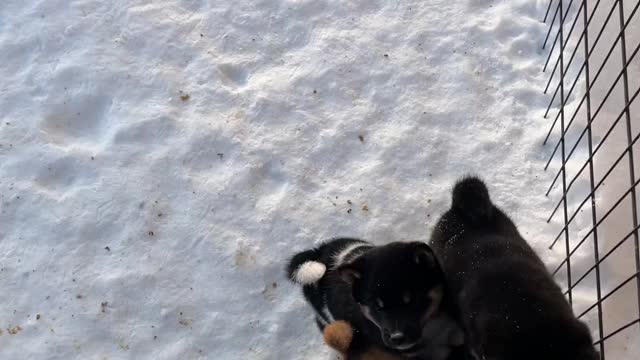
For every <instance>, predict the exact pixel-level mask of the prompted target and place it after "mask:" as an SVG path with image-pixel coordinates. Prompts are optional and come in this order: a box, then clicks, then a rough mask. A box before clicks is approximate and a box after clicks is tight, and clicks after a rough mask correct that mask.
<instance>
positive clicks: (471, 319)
mask: <svg viewBox="0 0 640 360" xmlns="http://www.w3.org/2000/svg"><path fill="white" fill-rule="evenodd" d="M452 198H453V201H452V205H451V209H449V210H448V211H447V212H446V213H445V214H444V215H443V216H442V217H441V218H440V220H439V222H438V224H437V226H436V228H435V230H434V232H433V234H432V238H431V246H432V247H433V249H434V251H435V252H436V254H437V255H438V256H439V258H440V260H441V261H442V265H443V267H444V271H445V273H446V274H447V282H448V283H449V285H450V287H451V290H452V292H453V293H454V294H455V295H456V297H457V300H458V302H459V306H460V310H461V312H462V313H463V314H465V316H464V322H465V325H466V328H467V331H468V333H469V335H470V341H471V345H472V346H473V347H474V348H475V349H476V351H478V352H479V353H480V354H481V355H483V356H484V358H486V359H487V360H514V359H517V360H541V359H544V360H597V359H598V358H599V357H598V353H597V352H596V351H595V349H594V347H593V345H592V339H591V335H590V333H589V330H588V329H587V327H586V326H585V325H584V324H583V323H582V322H580V321H579V320H577V319H576V318H575V316H574V315H573V312H572V310H571V307H570V305H569V304H568V303H567V301H566V300H565V298H564V296H563V294H562V291H561V290H560V288H559V287H558V286H557V285H556V283H555V282H554V281H553V278H552V276H551V275H550V274H549V273H548V271H547V270H546V268H545V266H544V264H543V262H542V261H541V260H540V258H539V257H538V256H537V255H536V254H535V252H534V251H533V249H531V247H530V246H529V245H528V244H527V242H526V241H525V240H524V239H523V238H522V236H521V235H520V233H519V232H518V230H517V228H516V226H515V225H514V224H513V222H512V221H511V220H510V219H509V217H507V216H506V215H505V214H504V213H503V212H502V211H501V210H500V209H498V208H497V207H496V206H494V205H493V203H492V202H491V199H490V197H489V192H488V190H487V188H486V186H485V185H484V183H483V182H482V181H481V180H479V179H477V178H473V177H471V178H466V179H463V180H461V181H460V182H458V183H457V184H456V185H455V188H454V190H453V197H452Z"/></svg>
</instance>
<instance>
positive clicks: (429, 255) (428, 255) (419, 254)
mask: <svg viewBox="0 0 640 360" xmlns="http://www.w3.org/2000/svg"><path fill="white" fill-rule="evenodd" d="M415 246H416V247H415V250H414V253H413V261H414V262H415V263H416V265H421V266H433V265H435V264H437V260H436V255H435V254H434V253H433V250H431V247H430V246H429V245H427V244H425V243H420V242H416V243H415Z"/></svg>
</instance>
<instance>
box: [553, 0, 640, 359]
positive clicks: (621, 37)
mask: <svg viewBox="0 0 640 360" xmlns="http://www.w3.org/2000/svg"><path fill="white" fill-rule="evenodd" d="M639 6H640V0H610V1H602V0H575V1H574V0H549V3H548V6H547V8H546V12H545V15H544V20H543V21H544V22H545V23H546V24H547V26H548V31H547V32H546V37H545V40H544V43H543V46H542V48H543V50H545V51H548V56H547V57H546V61H545V64H544V67H543V71H544V72H548V74H549V79H548V81H547V83H546V86H545V90H544V93H545V94H549V96H550V100H549V104H548V107H547V109H546V112H545V114H544V117H545V118H549V119H553V121H552V122H551V127H550V128H549V131H548V133H547V136H546V138H545V140H544V143H545V145H547V146H550V148H549V149H552V150H551V154H550V156H549V159H548V161H547V163H546V165H545V170H548V169H549V167H550V165H552V167H557V171H556V172H555V176H554V178H553V181H552V183H551V185H550V186H549V189H548V191H547V193H546V195H547V196H549V195H550V194H552V193H554V194H558V193H559V200H558V201H557V203H556V205H555V207H554V209H553V211H552V213H551V214H550V216H549V218H548V220H547V221H548V222H551V221H552V220H554V218H556V217H561V218H559V219H557V218H556V221H560V222H561V223H562V224H563V226H562V229H561V230H560V232H559V233H558V235H557V236H556V238H555V239H553V241H552V243H551V244H550V248H553V247H554V246H555V245H556V244H561V243H562V242H564V255H563V259H562V260H561V261H560V263H559V264H558V266H557V267H556V268H555V271H554V272H553V274H554V276H558V277H561V278H562V281H563V282H566V286H565V295H566V296H567V298H568V300H569V302H570V303H571V304H572V305H574V293H575V291H576V287H577V286H579V285H580V284H584V283H586V281H585V279H587V278H594V277H595V279H593V280H594V283H595V301H592V302H591V305H588V306H586V308H584V309H582V310H581V311H577V310H578V309H576V313H577V314H578V317H579V318H582V317H585V315H587V314H593V312H594V310H595V312H596V314H595V315H594V317H596V318H597V319H595V320H594V322H595V324H593V327H596V326H597V329H594V333H595V334H596V336H595V338H596V341H595V345H596V346H597V347H598V348H599V351H600V354H601V359H603V360H604V359H605V357H606V356H607V354H610V353H611V349H608V348H607V347H606V346H605V343H606V342H607V341H608V340H610V339H612V338H614V337H615V336H617V335H619V334H621V333H623V332H625V331H627V330H628V329H630V328H632V327H633V326H638V327H639V329H638V330H640V246H639V234H638V233H639V231H640V227H639V225H638V206H637V205H638V202H637V197H638V194H637V189H636V187H637V185H638V183H639V182H640V178H638V177H637V176H636V173H635V172H636V170H638V169H636V167H638V164H637V163H636V162H634V156H635V157H636V158H637V157H638V156H640V154H638V153H637V152H638V150H640V144H638V146H637V147H636V149H635V152H636V153H635V154H634V145H635V144H636V143H637V142H638V139H639V138H640V132H638V131H637V129H635V128H637V127H640V126H639V125H638V124H637V123H638V122H639V121H637V120H640V119H639V118H637V117H634V116H639V115H640V114H637V113H636V114H633V112H634V111H633V108H634V102H637V103H639V104H636V105H635V106H639V108H640V100H637V98H638V94H639V93H640V86H638V87H637V88H634V84H633V81H632V82H631V84H630V79H629V67H630V65H631V64H632V63H633V62H634V59H635V63H634V64H635V65H634V66H638V68H639V69H640V59H636V58H637V57H638V58H640V56H638V52H639V50H640V43H639V44H637V45H635V46H632V47H631V48H628V46H629V45H630V44H629V41H628V37H629V34H630V30H629V28H630V24H631V23H632V22H633V21H640V19H639V18H640V15H639V14H638V7H639ZM594 19H597V20H594ZM607 34H613V35H617V36H615V37H614V38H613V39H607V38H608V36H606V35H607ZM603 35H604V36H603ZM594 54H598V57H602V55H604V57H603V58H602V60H601V62H598V61H595V60H594V58H595V57H596V56H595V55H594ZM616 62H617V63H616ZM612 66H613V67H614V68H615V69H616V70H617V71H616V72H617V73H614V75H612V74H611V71H610V69H611V67H612ZM605 68H607V70H604V69H605ZM549 70H550V71H549ZM594 74H595V75H594ZM615 75H617V76H615ZM632 80H634V79H632ZM636 84H637V82H636ZM595 86H598V87H601V88H602V87H603V90H602V91H595V90H594V87H595ZM616 98H617V100H616ZM616 104H618V105H616ZM612 106H613V107H614V111H611V110H609V108H611V107H612ZM605 107H607V108H608V110H609V111H608V112H605V111H603V108H605ZM554 113H555V114H554ZM611 114H613V115H611ZM632 115H634V116H632ZM605 118H606V119H605ZM632 119H633V120H632ZM599 122H600V123H599ZM634 124H635V125H634ZM596 125H597V126H598V127H599V128H600V129H601V130H600V131H599V134H598V135H597V136H596V135H594V126H596ZM614 132H615V133H617V134H618V133H620V134H623V136H618V139H617V140H616V139H615V138H614V136H612V135H611V134H612V133H614ZM621 139H624V142H625V143H626V147H624V148H623V149H622V151H621V152H620V151H619V150H620V149H618V150H616V152H615V153H614V155H611V153H612V151H611V150H607V148H609V149H611V148H613V147H614V145H615V144H620V142H621V141H622V140H621ZM604 153H606V154H608V155H607V156H608V157H609V158H610V159H611V160H612V161H611V164H607V166H604V167H603V166H602V164H601V162H599V161H597V160H596V158H597V157H598V156H602V154H604ZM577 154H582V155H577ZM585 156H586V159H584V157H585ZM580 157H583V159H579V158H580ZM554 160H555V161H554ZM558 162H559V163H558ZM570 168H571V169H572V170H570ZM623 168H627V169H628V170H627V171H626V172H627V173H628V175H627V176H628V180H624V181H625V183H626V185H625V189H626V191H624V192H622V193H621V194H618V195H616V198H615V199H613V200H611V199H610V200H609V201H608V202H609V204H603V202H602V201H601V200H602V198H601V197H600V196H599V195H601V194H602V192H603V191H604V184H605V182H608V181H610V180H611V178H612V177H613V175H612V173H614V172H615V173H616V175H618V178H619V172H620V171H619V170H623ZM597 171H602V172H603V175H602V176H597V175H596V172H597ZM570 172H573V173H574V174H569V173H570ZM587 179H588V180H587ZM587 183H588V186H584V185H585V184H587ZM580 192H582V194H581V195H576V194H578V193H580ZM576 199H578V200H576ZM599 202H600V203H599ZM587 203H590V204H589V205H588V206H585V205H586V204H587ZM623 203H624V204H625V205H626V207H625V208H624V210H623V211H622V216H628V217H629V218H630V221H629V222H630V223H631V227H630V229H625V234H626V235H624V236H622V238H619V239H610V238H606V234H603V231H599V230H601V229H602V228H603V227H604V225H603V223H604V222H606V221H608V219H610V218H613V217H619V216H621V213H620V212H619V211H618V212H616V210H617V209H618V210H620V209H621V208H623V206H621V204H623ZM575 204H579V205H577V206H576V205H575ZM604 205H606V206H604ZM560 210H562V211H561V212H560ZM584 211H587V213H589V212H590V214H591V216H590V218H589V220H590V221H589V223H590V224H589V225H588V227H589V230H588V231H587V232H585V231H584V230H583V231H577V233H578V234H577V233H576V231H572V227H574V228H575V227H580V226H582V228H583V229H584V222H583V224H581V225H580V224H577V222H578V221H577V220H576V219H577V218H578V217H580V216H584ZM614 212H616V214H615V216H613V215H612V214H613V213H614ZM627 230H628V231H627ZM603 235H604V236H603ZM603 242H608V244H609V248H608V249H606V251H603V249H604V247H603ZM589 243H590V246H591V247H592V248H591V250H589V252H591V253H592V254H591V257H592V259H593V260H592V262H591V263H592V265H590V266H588V267H586V268H585V269H583V270H582V274H581V275H579V276H576V273H575V271H574V272H573V273H572V259H576V258H577V257H578V256H577V253H578V252H580V251H584V250H585V247H586V245H585V244H589ZM629 243H632V244H633V247H632V249H633V250H634V251H627V252H625V253H624V254H623V256H625V257H627V259H628V258H629V257H631V258H633V260H632V262H633V263H635V271H631V273H630V274H626V275H628V276H626V275H625V276H626V277H622V279H614V282H615V284H614V285H613V286H612V288H611V289H610V290H607V291H605V286H604V280H603V279H602V273H601V271H602V267H603V265H604V264H605V262H606V261H607V260H610V259H611V258H613V257H614V256H613V255H612V254H614V253H616V251H617V250H619V249H620V248H621V247H622V246H623V245H625V244H629ZM627 250H628V248H627ZM619 256H620V255H619V254H618V255H616V257H619ZM580 261H581V262H582V263H584V258H582V259H580ZM610 261H611V260H610ZM582 267H584V265H583V266H582ZM563 269H564V271H562V270H563ZM634 282H635V296H636V297H637V299H635V301H632V303H633V307H635V306H637V308H633V307H632V308H629V309H616V311H622V312H624V313H625V314H629V315H628V319H625V322H624V323H623V324H619V325H616V326H615V328H613V329H612V330H609V331H605V326H604V322H605V318H606V317H607V314H606V312H605V306H604V304H605V302H606V301H607V300H609V299H610V298H612V297H613V296H615V295H616V293H618V292H619V291H621V289H622V288H624V287H627V286H633V283H634ZM636 315H637V316H636ZM638 341H639V342H640V338H639V339H638Z"/></svg>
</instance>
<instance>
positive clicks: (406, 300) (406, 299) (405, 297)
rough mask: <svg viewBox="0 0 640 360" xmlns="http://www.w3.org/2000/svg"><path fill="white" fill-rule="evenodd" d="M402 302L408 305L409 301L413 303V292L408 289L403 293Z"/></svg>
mask: <svg viewBox="0 0 640 360" xmlns="http://www.w3.org/2000/svg"><path fill="white" fill-rule="evenodd" d="M402 302H403V303H405V304H406V305H408V304H409V303H411V293H410V292H408V291H405V292H404V293H403V294H402Z"/></svg>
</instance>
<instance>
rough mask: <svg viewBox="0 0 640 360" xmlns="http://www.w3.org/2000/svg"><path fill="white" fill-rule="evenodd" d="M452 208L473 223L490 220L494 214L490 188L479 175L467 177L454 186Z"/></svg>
mask: <svg viewBox="0 0 640 360" xmlns="http://www.w3.org/2000/svg"><path fill="white" fill-rule="evenodd" d="M452 208H453V209H455V210H456V211H457V212H458V213H459V214H461V215H462V216H464V217H465V218H466V219H467V220H468V221H470V222H471V223H472V224H480V223H482V222H485V221H488V220H489V219H490V218H491V217H492V216H493V204H492V203H491V198H490V197H489V190H487V186H486V185H485V184H484V182H482V180H480V179H478V178H477V177H466V178H464V179H462V180H460V181H458V182H457V183H456V185H455V187H454V188H453V199H452Z"/></svg>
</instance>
